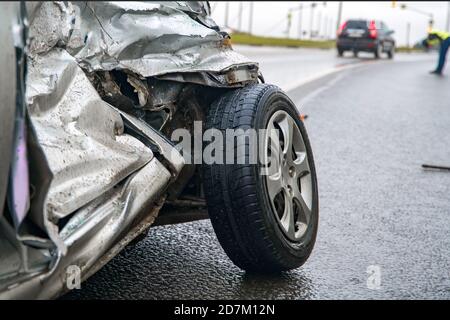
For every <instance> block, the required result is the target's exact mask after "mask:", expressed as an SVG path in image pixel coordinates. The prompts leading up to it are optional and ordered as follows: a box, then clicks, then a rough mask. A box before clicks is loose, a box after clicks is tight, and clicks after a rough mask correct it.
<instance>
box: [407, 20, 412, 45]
mask: <svg viewBox="0 0 450 320" xmlns="http://www.w3.org/2000/svg"><path fill="white" fill-rule="evenodd" d="M410 33H411V23H410V22H408V23H407V24H406V48H407V49H408V51H409V35H410Z"/></svg>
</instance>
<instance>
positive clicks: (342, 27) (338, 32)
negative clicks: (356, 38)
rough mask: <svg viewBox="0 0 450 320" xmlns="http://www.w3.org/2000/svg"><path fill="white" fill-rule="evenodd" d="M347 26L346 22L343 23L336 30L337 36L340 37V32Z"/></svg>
mask: <svg viewBox="0 0 450 320" xmlns="http://www.w3.org/2000/svg"><path fill="white" fill-rule="evenodd" d="M346 25H347V21H345V22H344V23H343V24H342V25H341V26H340V27H339V29H338V31H337V35H338V36H340V35H341V33H342V31H343V30H344V29H345V26H346Z"/></svg>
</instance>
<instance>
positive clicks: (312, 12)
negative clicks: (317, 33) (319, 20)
mask: <svg viewBox="0 0 450 320" xmlns="http://www.w3.org/2000/svg"><path fill="white" fill-rule="evenodd" d="M316 5H317V4H316V3H315V2H313V3H311V17H310V19H309V38H310V39H312V38H313V26H314V24H313V23H314V8H315V7H316Z"/></svg>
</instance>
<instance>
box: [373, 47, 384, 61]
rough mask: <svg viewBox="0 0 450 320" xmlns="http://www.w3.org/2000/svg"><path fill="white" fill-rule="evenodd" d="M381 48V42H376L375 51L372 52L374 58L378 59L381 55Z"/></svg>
mask: <svg viewBox="0 0 450 320" xmlns="http://www.w3.org/2000/svg"><path fill="white" fill-rule="evenodd" d="M382 49H383V48H382V46H381V44H377V46H376V47H375V51H374V52H373V54H374V56H375V59H379V58H380V57H381V52H382Z"/></svg>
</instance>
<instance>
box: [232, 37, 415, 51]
mask: <svg viewBox="0 0 450 320" xmlns="http://www.w3.org/2000/svg"><path fill="white" fill-rule="evenodd" d="M230 36H231V43H232V44H246V45H253V46H274V47H292V48H316V49H334V48H336V42H335V41H334V40H298V39H288V38H274V37H263V36H255V35H251V34H248V33H240V32H239V33H232V34H230ZM395 50H396V51H397V52H405V53H408V52H423V49H421V48H412V47H410V48H408V47H397V48H396V49H395Z"/></svg>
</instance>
